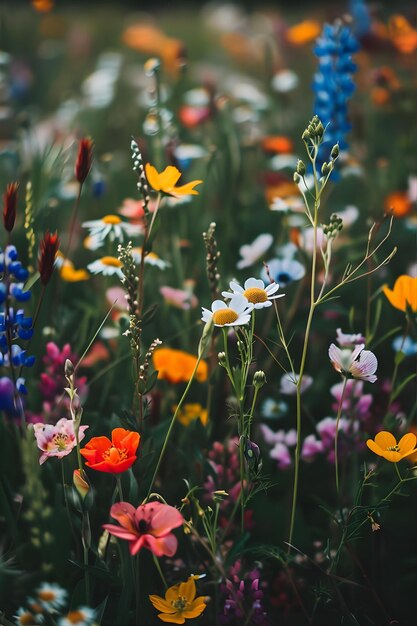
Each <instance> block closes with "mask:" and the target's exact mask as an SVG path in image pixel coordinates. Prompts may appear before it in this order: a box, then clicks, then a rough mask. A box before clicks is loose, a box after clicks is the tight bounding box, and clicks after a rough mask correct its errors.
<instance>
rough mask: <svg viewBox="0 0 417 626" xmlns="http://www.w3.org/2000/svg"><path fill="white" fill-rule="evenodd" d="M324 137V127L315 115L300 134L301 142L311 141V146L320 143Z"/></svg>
mask: <svg viewBox="0 0 417 626" xmlns="http://www.w3.org/2000/svg"><path fill="white" fill-rule="evenodd" d="M323 135H324V126H323V124H322V123H321V120H320V118H319V116H318V115H315V116H314V117H313V119H312V120H311V121H310V122H309V123H308V126H307V128H306V129H305V131H304V132H303V134H302V140H303V141H304V142H305V143H308V142H309V141H311V143H313V144H319V143H321V141H322V139H323Z"/></svg>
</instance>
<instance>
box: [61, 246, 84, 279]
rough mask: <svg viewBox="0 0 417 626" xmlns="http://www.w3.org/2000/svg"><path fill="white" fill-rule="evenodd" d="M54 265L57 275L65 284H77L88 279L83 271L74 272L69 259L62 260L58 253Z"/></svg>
mask: <svg viewBox="0 0 417 626" xmlns="http://www.w3.org/2000/svg"><path fill="white" fill-rule="evenodd" d="M56 265H57V267H58V269H59V275H60V277H61V278H62V280H63V281H64V282H66V283H79V282H82V281H84V280H88V279H89V278H90V275H89V273H88V272H87V271H86V270H84V269H79V270H76V269H75V267H74V264H73V262H72V261H70V260H69V259H64V258H63V256H62V255H60V253H59V252H58V255H57V260H56Z"/></svg>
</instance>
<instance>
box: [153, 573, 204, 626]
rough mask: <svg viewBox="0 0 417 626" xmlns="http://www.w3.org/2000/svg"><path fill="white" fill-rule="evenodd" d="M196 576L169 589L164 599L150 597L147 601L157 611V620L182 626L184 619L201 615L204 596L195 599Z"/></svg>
mask: <svg viewBox="0 0 417 626" xmlns="http://www.w3.org/2000/svg"><path fill="white" fill-rule="evenodd" d="M198 578H199V577H198V576H190V577H189V579H188V580H187V582H185V583H179V584H177V585H173V586H172V587H169V588H168V589H167V590H166V592H165V598H161V597H160V596H155V595H151V596H149V600H150V601H151V602H152V604H153V605H154V607H155V608H156V609H157V611H161V613H159V614H158V617H159V619H160V620H161V621H162V622H166V623H168V624H184V623H185V620H186V619H193V618H194V617H198V616H199V615H201V614H202V612H203V611H204V609H205V608H206V602H205V597H204V596H198V597H197V598H196V594H197V590H196V586H195V581H196V579H198Z"/></svg>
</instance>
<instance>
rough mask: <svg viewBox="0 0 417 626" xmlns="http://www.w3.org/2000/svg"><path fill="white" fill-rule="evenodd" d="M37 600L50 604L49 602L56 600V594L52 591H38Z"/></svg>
mask: <svg viewBox="0 0 417 626" xmlns="http://www.w3.org/2000/svg"><path fill="white" fill-rule="evenodd" d="M38 596H39V599H40V600H43V601H44V602H50V601H51V600H55V598H56V594H55V593H54V592H53V591H49V590H46V591H40V592H39V593H38Z"/></svg>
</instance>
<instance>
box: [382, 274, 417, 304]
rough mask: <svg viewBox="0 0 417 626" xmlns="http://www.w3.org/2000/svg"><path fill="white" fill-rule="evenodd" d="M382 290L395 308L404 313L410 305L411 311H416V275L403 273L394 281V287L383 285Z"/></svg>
mask: <svg viewBox="0 0 417 626" xmlns="http://www.w3.org/2000/svg"><path fill="white" fill-rule="evenodd" d="M383 292H384V294H385V295H386V296H387V298H388V300H389V302H390V303H391V304H392V306H393V307H395V308H396V309H399V310H400V311H404V313H405V312H406V311H407V308H408V307H410V308H411V310H412V311H413V313H417V277H414V278H413V277H412V276H407V274H403V275H402V276H399V277H398V278H397V280H396V281H395V285H394V289H389V287H387V286H385V287H384V288H383Z"/></svg>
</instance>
